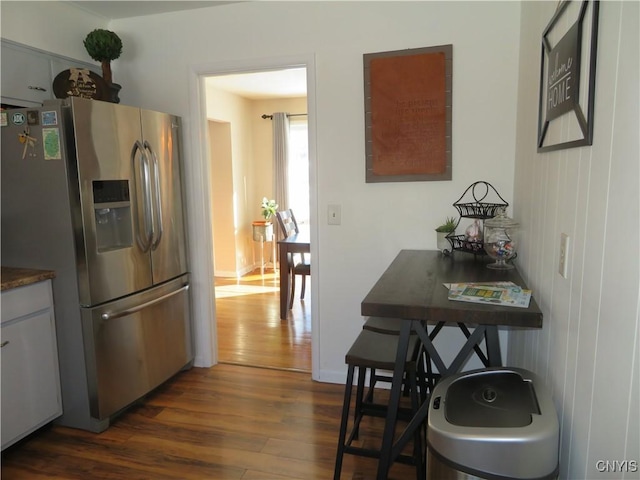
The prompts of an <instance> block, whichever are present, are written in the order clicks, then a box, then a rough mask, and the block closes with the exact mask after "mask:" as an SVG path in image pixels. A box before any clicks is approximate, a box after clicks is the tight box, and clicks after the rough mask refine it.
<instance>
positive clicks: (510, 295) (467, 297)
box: [444, 282, 531, 308]
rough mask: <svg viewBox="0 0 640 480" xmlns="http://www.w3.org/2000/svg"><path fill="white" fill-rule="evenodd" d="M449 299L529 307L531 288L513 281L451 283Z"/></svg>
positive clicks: (447, 285)
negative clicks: (520, 285) (522, 286)
mask: <svg viewBox="0 0 640 480" xmlns="http://www.w3.org/2000/svg"><path fill="white" fill-rule="evenodd" d="M444 285H445V287H447V288H449V300H454V301H457V302H470V303H488V304H492V305H503V306H507V307H518V308H528V307H529V301H530V300H531V290H527V289H523V288H520V287H519V286H518V285H516V284H515V283H513V282H485V283H451V284H444Z"/></svg>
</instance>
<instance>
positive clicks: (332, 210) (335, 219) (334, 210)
mask: <svg viewBox="0 0 640 480" xmlns="http://www.w3.org/2000/svg"><path fill="white" fill-rule="evenodd" d="M341 210H342V208H341V206H340V205H329V206H328V207H327V223H328V224H329V225H340V222H341V221H342V212H341Z"/></svg>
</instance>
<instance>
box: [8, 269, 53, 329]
mask: <svg viewBox="0 0 640 480" xmlns="http://www.w3.org/2000/svg"><path fill="white" fill-rule="evenodd" d="M52 304H53V296H52V293H51V280H46V281H44V282H38V283H34V284H32V285H25V286H24V287H17V288H12V289H11V290H5V291H4V292H2V324H5V323H6V322H9V321H11V320H12V319H15V318H18V317H23V316H25V315H29V314H31V313H34V312H39V311H41V310H45V309H47V308H51V306H52Z"/></svg>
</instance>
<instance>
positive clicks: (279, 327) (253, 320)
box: [215, 269, 311, 373]
mask: <svg viewBox="0 0 640 480" xmlns="http://www.w3.org/2000/svg"><path fill="white" fill-rule="evenodd" d="M299 283H300V282H298V285H296V287H297V290H296V298H295V299H294V302H293V308H292V309H291V310H290V311H289V317H288V319H287V320H281V319H280V303H279V302H280V293H279V288H278V285H279V276H278V273H277V272H275V273H274V271H273V270H272V269H266V270H265V272H264V275H261V273H260V270H256V271H254V272H252V273H250V274H248V275H245V276H244V277H242V278H240V279H235V278H216V284H215V290H216V319H217V323H218V361H219V362H221V363H231V364H236V365H248V366H257V367H267V368H280V369H285V370H296V371H302V372H308V373H311V286H310V284H311V280H310V279H308V280H307V289H306V295H305V298H304V299H303V300H301V299H300V285H299Z"/></svg>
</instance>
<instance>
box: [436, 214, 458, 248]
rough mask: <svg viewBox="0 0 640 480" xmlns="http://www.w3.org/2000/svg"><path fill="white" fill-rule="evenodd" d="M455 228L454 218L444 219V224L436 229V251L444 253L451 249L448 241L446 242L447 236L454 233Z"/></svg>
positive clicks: (456, 223)
mask: <svg viewBox="0 0 640 480" xmlns="http://www.w3.org/2000/svg"><path fill="white" fill-rule="evenodd" d="M457 226H458V222H457V221H456V219H455V218H453V217H447V218H445V220H444V223H443V224H442V225H440V226H439V227H437V228H436V235H437V237H438V240H437V246H438V250H440V251H444V250H450V249H451V245H450V243H449V240H447V235H449V234H452V233H454V232H455V231H456V227H457Z"/></svg>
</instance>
